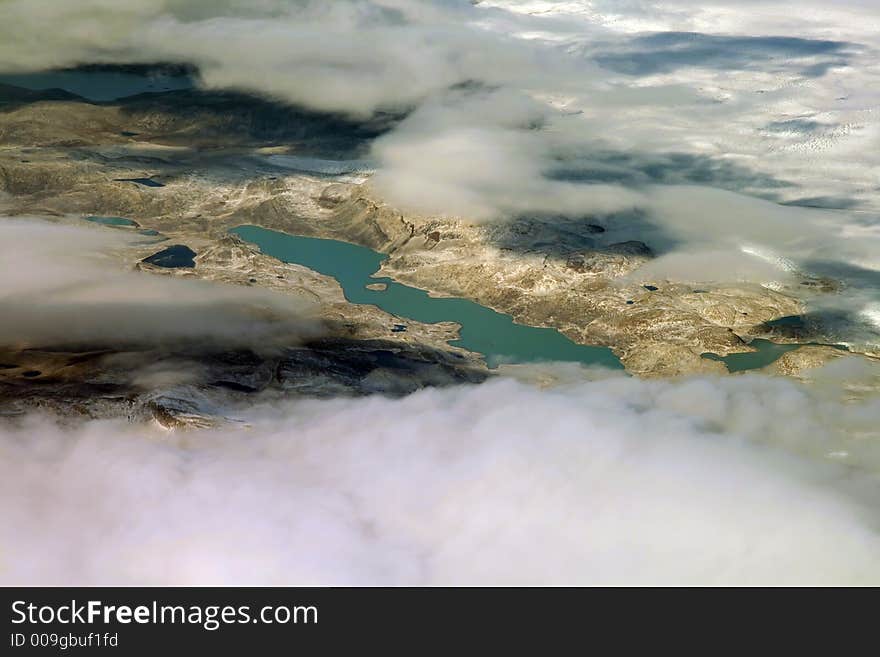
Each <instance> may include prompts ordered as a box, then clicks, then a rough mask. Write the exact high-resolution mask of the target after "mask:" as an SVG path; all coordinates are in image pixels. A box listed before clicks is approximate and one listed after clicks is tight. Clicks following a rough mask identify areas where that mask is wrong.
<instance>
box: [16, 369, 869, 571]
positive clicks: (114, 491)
mask: <svg viewBox="0 0 880 657" xmlns="http://www.w3.org/2000/svg"><path fill="white" fill-rule="evenodd" d="M878 411H880V407H878V405H877V403H876V400H875V401H874V402H872V403H869V404H857V405H853V404H848V405H847V404H842V403H840V402H837V401H834V400H832V399H829V398H828V397H825V398H823V399H820V400H818V401H817V398H816V397H814V396H813V395H811V394H810V393H809V392H808V391H807V390H806V389H803V388H801V387H798V386H797V385H795V384H792V383H790V382H786V381H780V380H772V379H769V378H761V377H755V378H753V379H744V378H740V379H737V380H734V379H726V380H724V379H721V380H712V379H709V380H693V381H688V382H679V383H658V382H654V383H646V382H641V381H637V380H632V379H627V378H620V379H612V380H609V381H599V382H594V383H581V384H575V385H568V386H564V387H562V388H558V389H552V390H543V391H542V390H537V389H535V388H531V387H529V386H526V385H523V384H519V383H514V382H512V381H510V380H499V381H495V382H492V383H489V384H484V385H482V386H479V387H475V388H469V387H465V388H455V389H448V390H425V391H422V392H419V393H417V394H414V395H412V396H410V397H407V398H405V399H402V400H396V401H395V400H389V399H384V398H378V397H373V398H368V399H360V400H337V401H323V402H316V401H300V402H289V403H287V404H284V405H281V406H277V407H269V408H261V409H257V410H255V411H253V412H252V413H251V414H250V417H249V418H248V419H250V421H251V428H250V429H247V430H243V429H242V430H214V431H210V432H205V433H196V434H194V433H186V434H171V435H166V434H160V433H157V432H156V431H152V430H150V429H148V428H144V427H132V426H126V425H122V424H116V423H104V422H92V423H89V424H86V425H83V426H81V427H80V428H78V429H64V430H61V429H59V428H57V427H54V426H52V425H50V424H48V423H47V422H44V421H41V420H38V419H36V418H31V419H29V420H27V421H26V422H25V424H24V426H22V427H21V428H19V429H9V428H4V429H2V430H0V450H2V455H3V458H2V460H0V493H2V494H0V511H2V515H3V517H4V523H3V526H2V528H0V555H2V556H0V580H2V581H3V582H4V583H6V584H13V583H26V584H40V583H44V584H46V583H51V584H102V583H103V584H131V583H140V584H159V583H168V584H233V583H239V584H241V583H247V584H489V583H492V584H549V583H556V584H575V583H581V584H594V583H612V584H639V583H641V584H644V583H671V584H688V583H691V584H694V583H697V584H718V583H727V584H746V583H758V584H767V583H779V584H781V583H790V584H805V583H816V584H829V583H835V584H869V583H872V582H873V583H877V582H880V534H878V533H877V530H876V527H877V523H876V521H877V516H876V507H875V506H871V505H870V504H869V503H868V500H870V499H872V497H871V496H872V495H875V494H876V480H872V479H868V478H867V475H864V474H861V475H860V474H855V473H853V472H852V471H850V470H846V469H843V468H842V467H837V466H835V465H833V464H829V463H828V462H827V459H825V458H824V456H825V454H827V453H830V452H840V451H841V450H845V449H847V448H848V446H849V445H852V444H855V443H858V442H859V441H857V440H853V438H852V436H851V433H852V432H858V431H862V432H863V431H864V430H865V429H866V428H867V429H868V430H869V431H873V432H874V434H873V437H872V438H871V442H872V447H871V448H870V449H872V450H873V451H872V452H870V458H868V456H867V455H866V454H863V455H862V458H861V462H862V463H863V464H864V463H873V465H872V466H870V467H872V468H874V472H877V471H880V461H878V458H877V457H878V451H877V440H878V437H877V435H876V426H877V420H878V417H880V416H878ZM865 442H866V439H865V437H864V433H863V434H862V439H861V443H862V445H861V447H858V449H862V450H863V451H864V450H866V449H869V447H868V445H866V444H865ZM761 443H769V445H766V444H765V445H762V444H761ZM780 445H786V446H788V447H789V448H790V449H791V450H792V451H795V452H800V453H802V454H804V455H805V456H801V457H796V456H792V455H790V454H786V453H783V452H780V451H778V448H779V446H780ZM863 467H864V466H863Z"/></svg>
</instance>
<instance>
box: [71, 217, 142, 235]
mask: <svg viewBox="0 0 880 657" xmlns="http://www.w3.org/2000/svg"><path fill="white" fill-rule="evenodd" d="M86 221H91V222H93V223H96V224H101V225H103V226H126V227H131V226H137V225H138V223H137V222H136V221H132V220H131V219H126V218H124V217H86ZM156 234H157V235H158V234H159V233H156Z"/></svg>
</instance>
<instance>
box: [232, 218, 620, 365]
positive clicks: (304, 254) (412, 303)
mask: <svg viewBox="0 0 880 657" xmlns="http://www.w3.org/2000/svg"><path fill="white" fill-rule="evenodd" d="M230 232H232V233H235V234H236V235H238V236H239V237H241V238H242V239H243V240H245V241H247V242H251V243H253V244H256V245H257V246H259V247H260V249H261V250H262V251H263V253H265V254H266V255H270V256H272V257H274V258H278V259H279V260H282V261H284V262H290V263H295V264H298V265H303V266H304V267H308V268H309V269H313V270H314V271H317V272H319V273H321V274H325V275H327V276H332V277H333V278H335V279H336V280H337V281H339V284H340V285H341V286H342V289H343V291H344V292H345V297H346V298H347V299H348V300H349V301H351V302H352V303H359V304H371V305H374V306H378V307H379V308H381V309H382V310H384V311H386V312H388V313H391V314H392V315H396V316H398V317H400V318H409V319H412V320H416V321H419V322H425V323H430V324H434V323H437V322H456V323H457V324H460V325H461V337H460V339H458V340H455V341H453V342H451V343H450V344H452V345H454V346H458V347H462V348H464V349H468V350H470V351H475V352H478V353H481V354H483V355H484V356H485V358H486V363H487V364H488V365H489V367H497V366H498V365H499V364H501V363H510V362H512V363H527V362H540V361H569V362H577V363H583V364H585V365H601V366H603V367H608V368H613V369H623V366H622V365H621V363H620V361H619V360H618V359H617V357H616V356H615V355H614V354H613V353H612V352H611V350H610V349H608V348H606V347H589V346H584V345H578V344H575V343H574V342H572V341H571V340H569V339H568V338H566V337H565V336H564V335H562V334H561V333H559V332H558V331H556V330H555V329H552V328H537V327H533V326H524V325H522V324H517V323H516V322H514V321H513V319H512V318H511V317H510V316H509V315H504V314H502V313H498V312H495V311H494V310H492V309H490V308H486V307H485V306H481V305H479V304H478V303H475V302H473V301H468V300H467V299H458V298H440V299H438V298H434V297H431V296H429V295H428V293H427V292H425V291H424V290H420V289H418V288H414V287H409V286H408V285H402V284H400V283H395V282H394V281H393V280H392V279H390V278H384V277H373V276H372V274H374V273H375V272H376V271H378V269H379V267H380V265H381V264H382V261H383V260H385V259H386V258H387V257H388V256H386V255H384V254H381V253H377V252H376V251H373V250H371V249H368V248H366V247H363V246H357V245H355V244H349V243H347V242H340V241H338V240H327V239H318V238H314V237H297V236H294V235H287V234H286V233H281V232H278V231H274V230H268V229H266V228H260V227H258V226H238V227H237V228H233V229H232V230H231V231H230ZM371 283H385V284H386V285H387V288H386V289H385V290H368V289H367V288H366V286H367V285H369V284H371ZM405 327H406V325H405V324H400V325H396V326H394V327H389V332H392V331H393V332H401V331H403V330H405Z"/></svg>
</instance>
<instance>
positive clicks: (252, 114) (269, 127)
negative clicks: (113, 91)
mask: <svg viewBox="0 0 880 657" xmlns="http://www.w3.org/2000/svg"><path fill="white" fill-rule="evenodd" d="M112 104H114V105H118V106H119V107H120V108H121V110H122V111H123V113H124V114H125V115H127V116H128V117H129V119H130V121H129V123H130V127H129V129H130V130H132V131H143V132H145V133H148V134H150V136H151V137H152V138H154V139H155V138H160V139H162V140H164V141H169V142H179V143H182V144H186V145H190V144H198V145H201V146H211V145H214V144H222V145H225V146H228V145H232V144H236V145H249V146H260V145H266V146H270V145H277V144H279V143H283V144H284V145H285V146H292V147H298V148H300V149H302V152H304V153H308V154H310V155H316V156H324V157H329V158H332V157H355V156H358V155H361V154H363V153H364V152H365V151H366V149H367V147H368V145H369V143H370V141H371V140H373V139H375V138H376V137H378V136H380V135H382V134H384V133H386V132H388V131H389V130H390V129H392V128H393V127H394V126H395V125H396V124H397V122H398V121H400V119H401V118H402V115H400V114H389V113H379V114H377V115H375V116H374V117H372V118H370V119H367V120H356V119H352V118H349V117H347V116H344V115H341V114H332V113H324V112H315V111H311V110H307V109H304V108H301V107H296V106H293V105H289V104H286V103H282V102H278V101H275V100H271V99H267V98H261V97H259V96H254V95H251V94H246V93H239V92H234V91H202V90H197V89H188V90H181V91H171V92H166V93H149V94H140V95H137V96H131V97H128V98H122V99H120V100H118V101H115V102H114V103H112Z"/></svg>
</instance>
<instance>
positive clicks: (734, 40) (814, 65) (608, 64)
mask: <svg viewBox="0 0 880 657" xmlns="http://www.w3.org/2000/svg"><path fill="white" fill-rule="evenodd" d="M855 47H856V46H855V44H851V43H847V42H844V41H830V40H823V39H801V38H797V37H781V36H725V35H718V34H703V33H700V32H662V33H658V34H651V35H648V36H638V37H635V38H633V39H632V40H630V42H629V43H628V45H627V46H625V48H624V50H623V51H620V52H613V53H603V54H598V55H596V57H595V59H596V61H597V62H598V63H599V64H600V65H601V66H603V67H605V68H607V69H610V70H613V71H616V72H618V73H624V74H626V75H635V76H641V75H654V74H659V73H673V72H675V71H677V70H679V69H681V68H685V67H692V66H693V67H700V68H712V69H718V70H758V69H760V70H789V71H790V70H792V69H794V70H796V71H797V72H798V73H799V74H800V75H803V76H805V77H821V76H823V75H825V73H827V72H828V70H829V69H831V68H834V67H838V66H845V65H846V64H847V63H848V61H849V56H850V55H851V53H852V50H853V49H854V48H855Z"/></svg>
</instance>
